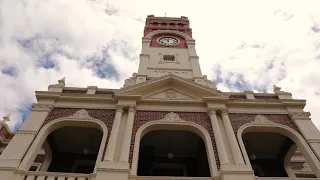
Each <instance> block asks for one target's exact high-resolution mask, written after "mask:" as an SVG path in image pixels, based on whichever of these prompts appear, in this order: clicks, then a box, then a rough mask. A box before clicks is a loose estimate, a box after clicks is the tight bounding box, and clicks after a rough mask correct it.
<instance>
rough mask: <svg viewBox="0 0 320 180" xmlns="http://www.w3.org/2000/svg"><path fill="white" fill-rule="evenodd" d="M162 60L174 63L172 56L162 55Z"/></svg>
mask: <svg viewBox="0 0 320 180" xmlns="http://www.w3.org/2000/svg"><path fill="white" fill-rule="evenodd" d="M163 60H164V61H174V60H175V57H174V55H163Z"/></svg>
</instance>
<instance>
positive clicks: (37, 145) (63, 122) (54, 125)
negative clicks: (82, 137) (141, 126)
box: [18, 117, 108, 172]
mask: <svg viewBox="0 0 320 180" xmlns="http://www.w3.org/2000/svg"><path fill="white" fill-rule="evenodd" d="M67 126H76V127H96V128H99V129H101V130H102V132H103V137H102V139H101V143H100V148H99V153H98V156H97V160H96V165H95V169H94V172H96V169H97V167H98V166H99V164H100V162H101V161H102V155H103V153H104V147H105V145H106V141H107V136H108V128H107V126H106V125H105V124H104V123H103V122H102V121H100V120H99V119H94V118H78V117H63V118H59V119H55V120H53V121H51V122H49V123H48V124H46V125H45V126H44V127H42V128H41V130H40V132H39V133H38V135H37V137H36V138H35V140H34V141H33V143H32V145H31V146H30V148H29V150H28V152H27V153H26V155H25V157H24V159H23V160H22V162H21V164H20V166H19V167H18V170H22V171H28V170H29V168H30V166H31V164H32V162H33V160H34V159H35V158H36V155H37V152H38V151H39V150H40V149H41V147H42V146H43V144H44V142H45V140H46V139H47V137H48V135H49V134H50V133H51V132H53V131H55V130H56V129H59V128H62V127H67Z"/></svg>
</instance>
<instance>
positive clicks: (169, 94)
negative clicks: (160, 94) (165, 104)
mask: <svg viewBox="0 0 320 180" xmlns="http://www.w3.org/2000/svg"><path fill="white" fill-rule="evenodd" d="M165 96H166V98H168V99H175V98H176V97H177V96H178V94H177V92H176V91H175V90H173V89H169V90H167V91H166V93H165Z"/></svg>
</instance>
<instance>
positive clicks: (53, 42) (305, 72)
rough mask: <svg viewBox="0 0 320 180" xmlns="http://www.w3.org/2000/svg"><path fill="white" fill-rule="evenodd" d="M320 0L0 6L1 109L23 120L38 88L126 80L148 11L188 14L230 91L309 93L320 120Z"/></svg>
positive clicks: (207, 59) (81, 0) (216, 75)
mask: <svg viewBox="0 0 320 180" xmlns="http://www.w3.org/2000/svg"><path fill="white" fill-rule="evenodd" d="M319 6H320V1H318V0H308V1H302V0H301V1H299V0H296V1H292V0H291V1H289V0H282V1H276V0H268V1H266V0H264V1H262V0H261V1H256V0H240V1H239V0H223V1H217V0H200V1H199V2H197V3H196V4H195V3H194V1H183V0H162V1H147V0H117V1H115V0H69V1H56V0H14V1H9V0H7V1H3V2H2V5H1V6H0V116H4V115H7V114H9V113H11V114H12V116H11V119H12V121H11V122H9V125H10V127H11V128H12V129H16V128H18V127H19V126H20V124H21V123H22V121H23V120H24V119H25V118H26V117H27V114H28V113H29V112H30V107H31V104H32V103H34V102H36V99H35V96H34V91H35V90H47V87H48V85H50V84H55V83H56V82H57V80H58V79H61V78H62V77H66V82H67V86H78V87H86V86H90V85H95V86H98V87H101V88H119V87H121V86H122V85H123V82H124V80H125V79H127V78H128V77H130V76H131V75H132V73H134V72H136V71H137V69H138V63H139V54H140V52H141V37H142V35H143V28H144V21H145V18H146V16H147V15H150V14H154V15H156V16H163V15H164V14H165V13H166V14H167V16H174V17H180V16H187V17H189V19H190V22H191V27H192V29H193V37H194V39H195V40H196V49H197V53H198V55H199V57H200V65H201V68H202V73H203V74H206V75H208V78H210V79H212V80H214V81H216V83H217V85H218V89H219V90H221V91H244V90H254V91H256V92H272V85H273V84H276V85H278V86H281V87H282V90H284V91H288V92H291V93H292V94H293V97H294V98H299V99H307V102H308V105H307V106H306V108H305V110H306V111H310V112H311V114H312V119H313V121H314V122H315V124H316V125H317V126H318V127H320V112H319V109H320V105H319V102H320V71H319V69H320V11H319V10H318V7H319Z"/></svg>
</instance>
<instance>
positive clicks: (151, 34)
mask: <svg viewBox="0 0 320 180" xmlns="http://www.w3.org/2000/svg"><path fill="white" fill-rule="evenodd" d="M165 33H170V34H176V35H178V36H181V37H183V38H184V39H185V40H186V41H187V40H192V38H191V37H190V36H189V35H188V34H186V33H183V32H180V31H173V30H156V31H152V32H150V33H148V34H147V35H146V36H145V38H152V37H153V36H155V35H157V34H165Z"/></svg>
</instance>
